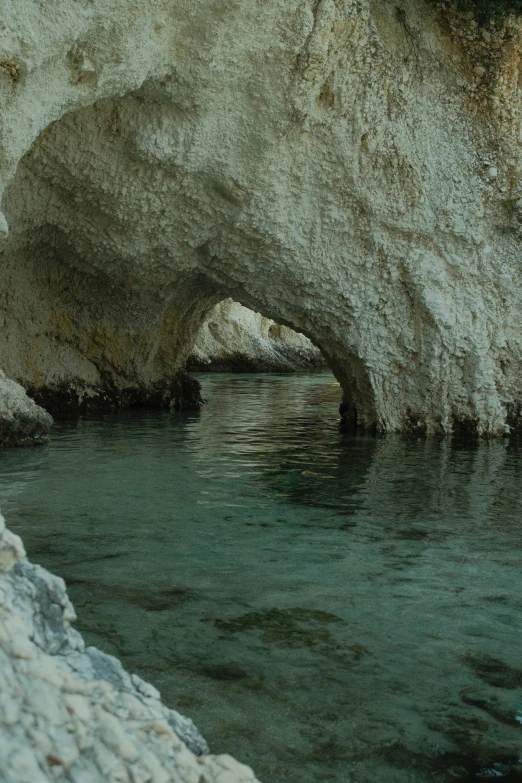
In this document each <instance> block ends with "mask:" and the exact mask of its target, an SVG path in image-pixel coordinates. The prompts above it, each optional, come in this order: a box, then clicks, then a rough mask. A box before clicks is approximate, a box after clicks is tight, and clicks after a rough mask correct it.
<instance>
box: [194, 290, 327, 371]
mask: <svg viewBox="0 0 522 783" xmlns="http://www.w3.org/2000/svg"><path fill="white" fill-rule="evenodd" d="M187 366H188V369H189V370H219V371H223V370H225V371H229V372H238V371H243V372H244V371H247V372H265V371H271V372H291V371H292V370H298V369H308V368H312V367H322V366H324V359H323V357H322V355H321V352H320V351H319V349H318V348H316V347H315V345H313V343H311V342H310V340H309V339H308V338H307V337H305V336H304V335H303V334H298V333H297V332H295V331H294V330H293V329H290V328H289V327H288V326H280V325H279V324H276V323H275V322H274V321H272V320H271V319H270V318H265V317H264V316H262V315H261V314H260V313H254V312H253V311H252V310H249V309H248V308H247V307H243V305H241V304H239V303H238V302H233V301H232V299H226V300H225V301H223V302H220V303H219V304H217V305H216V306H215V307H214V309H213V310H212V311H211V312H210V314H209V316H208V317H207V319H206V321H205V323H204V324H203V325H202V327H201V329H200V330H199V332H198V334H197V337H196V342H195V343H194V347H193V349H192V353H191V356H190V357H189V363H188V365H187Z"/></svg>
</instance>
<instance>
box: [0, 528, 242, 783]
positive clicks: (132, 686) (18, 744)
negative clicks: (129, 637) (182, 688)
mask: <svg viewBox="0 0 522 783" xmlns="http://www.w3.org/2000/svg"><path fill="white" fill-rule="evenodd" d="M75 619H76V615H75V611H74V608H73V606H72V604H71V602H70V600H69V598H68V596H67V592H66V589H65V583H64V581H63V580H62V579H60V578H59V577H57V576H53V575H52V574H50V573H49V572H48V571H46V570H45V569H44V568H41V567H40V566H38V565H33V564H32V563H30V562H29V561H28V560H27V559H26V558H25V552H24V548H23V545H22V542H21V540H20V538H19V537H18V536H15V535H13V534H12V533H10V531H8V530H6V529H5V524H4V520H3V518H2V517H1V516H0V680H1V682H2V686H1V688H0V771H1V775H0V777H1V780H2V783H50V781H74V783H102V782H103V783H108V782H109V781H113V782H114V783H116V782H117V783H130V781H132V782H133V783H134V781H142V782H143V783H145V782H146V781H150V782H152V781H158V783H160V782H161V783H202V782H203V781H205V783H225V781H226V783H255V777H254V773H253V772H252V771H251V770H250V768H249V767H246V766H245V765H243V764H240V763H239V762H237V761H235V760H234V759H233V758H232V757H231V756H228V755H226V754H225V755H220V756H214V755H209V752H208V746H207V744H206V742H205V740H204V739H203V737H202V736H201V734H200V733H199V732H198V730H197V729H196V727H195V726H194V724H193V723H192V721H191V720H189V719H188V718H185V717H184V716H183V715H180V714H179V713H178V712H176V711H175V710H171V709H169V708H168V707H166V706H165V705H164V704H162V702H161V699H160V694H159V693H158V691H157V690H156V688H154V687H153V686H152V685H150V684H148V683H146V682H144V681H143V680H142V679H141V678H140V677H138V676H137V675H135V674H133V675H130V674H129V673H128V672H126V671H125V670H124V669H123V667H122V665H121V664H120V662H119V661H118V660H117V659H116V658H114V657H113V656H111V655H106V654H105V653H103V652H101V650H98V649H96V648H94V647H86V646H85V644H84V641H83V639H82V637H81V636H80V634H79V633H78V632H77V631H75V630H74V629H73V628H71V622H73V621H74V620H75Z"/></svg>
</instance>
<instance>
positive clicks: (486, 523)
mask: <svg viewBox="0 0 522 783" xmlns="http://www.w3.org/2000/svg"><path fill="white" fill-rule="evenodd" d="M198 377H199V378H200V380H201V381H202V383H203V389H204V395H205V396H206V397H207V398H208V399H209V403H208V405H206V406H205V407H204V408H203V410H202V411H201V413H200V414H172V415H171V414H168V413H162V412H146V411H139V410H138V411H130V412H128V413H122V414H120V415H104V416H101V417H99V418H93V419H83V420H80V421H74V422H61V423H57V424H56V426H55V430H54V435H53V439H52V442H51V443H50V444H49V445H48V446H45V447H42V448H38V449H34V450H28V449H18V450H7V451H4V452H2V453H1V454H0V508H1V509H2V511H3V513H4V514H5V516H6V517H7V520H8V523H9V525H10V527H11V528H12V529H13V530H14V531H16V532H17V533H19V534H20V535H22V536H23V538H24V541H25V544H26V548H27V550H28V552H29V555H30V557H31V559H33V560H35V561H37V562H40V563H41V564H42V565H44V566H46V567H47V568H49V569H51V570H52V571H54V572H55V573H58V574H60V575H61V576H63V577H64V578H65V579H66V581H67V582H68V585H69V592H70V595H71V598H72V600H73V602H74V603H75V605H76V608H77V611H78V614H79V622H78V627H79V629H80V630H81V631H82V632H83V633H84V634H85V637H86V639H87V641H88V642H89V643H91V644H96V645H97V646H99V647H101V648H102V649H104V650H106V651H107V652H110V653H112V654H115V655H117V656H119V657H120V658H121V659H122V660H123V662H124V664H125V665H126V667H127V668H129V669H131V670H133V671H137V672H138V673H139V674H141V676H143V677H145V678H146V679H148V680H149V681H150V682H152V683H154V684H155V685H156V686H157V687H158V688H159V689H160V690H161V692H162V695H163V698H164V700H165V701H166V702H167V703H168V704H169V705H170V706H172V707H175V708H177V709H179V710H180V711H182V712H184V713H186V714H188V715H190V716H191V717H192V718H193V719H194V721H195V722H196V724H197V725H198V727H199V728H200V729H201V731H202V732H203V734H204V735H205V736H206V737H207V739H208V741H209V743H210V746H211V750H212V751H213V752H216V753H219V752H231V753H233V754H234V755H235V756H236V757H237V758H238V759H240V760H241V761H244V762H245V763H248V764H250V765H251V766H252V767H253V768H254V769H255V770H256V772H257V775H258V777H259V778H260V779H261V780H262V781H263V782H264V783H319V782H320V781H335V782H336V783H351V782H352V781H353V783H428V781H429V782H430V783H433V781H458V780H466V781H468V780H480V779H484V778H495V779H496V778H499V779H502V777H503V778H504V780H510V781H514V780H522V774H520V766H519V761H518V759H519V756H520V751H521V748H522V655H521V640H522V589H521V580H522V570H521V561H522V554H521V553H522V525H521V518H522V495H521V476H522V452H521V450H520V448H518V447H516V446H514V445H510V444H509V443H507V442H491V443H484V444H482V445H480V446H474V445H473V444H471V443H469V442H468V443H464V442H463V443H460V444H459V443H453V444H451V443H449V442H446V441H437V440H407V439H403V438H400V437H387V438H371V437H364V436H357V437H351V436H341V435H339V433H338V431H337V406H338V404H339V398H340V390H339V387H338V385H337V384H335V382H334V379H333V378H332V377H331V376H330V375H329V374H328V373H320V374H313V375H301V376H299V375H297V376H277V375H272V376H270V375H265V376H256V375H246V376H245V375H242V376H234V375H201V376H198Z"/></svg>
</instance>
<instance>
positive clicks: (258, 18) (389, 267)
mask: <svg viewBox="0 0 522 783" xmlns="http://www.w3.org/2000/svg"><path fill="white" fill-rule="evenodd" d="M0 19H1V21H2V27H1V29H0V104H1V106H2V113H1V116H2V119H1V129H0V130H1V133H0V194H1V195H2V207H1V208H2V210H3V213H4V216H5V217H4V216H2V217H1V218H0V241H1V242H2V253H1V256H2V258H1V264H0V309H1V311H2V314H3V340H2V343H1V345H0V366H2V367H3V369H4V371H5V372H6V373H7V375H8V376H9V377H11V378H14V379H15V380H17V381H19V382H21V383H22V384H23V385H24V386H25V387H26V388H30V389H31V390H39V391H40V392H41V399H43V398H44V397H47V398H48V399H52V397H53V394H54V393H55V392H56V393H59V392H60V391H61V390H63V389H64V388H65V389H66V390H68V391H69V392H70V393H71V397H74V396H75V395H74V393H75V391H78V395H80V396H82V398H83V397H84V396H85V393H86V391H87V392H90V391H93V393H94V396H95V397H96V396H98V397H99V398H100V399H102V397H103V394H104V393H107V394H108V395H109V396H113V397H114V396H115V397H116V398H118V397H121V398H122V399H123V400H124V399H125V398H126V397H128V396H131V397H132V396H133V395H137V397H138V398H139V399H140V400H141V401H146V400H147V395H148V394H149V392H151V393H152V392H154V395H156V394H157V393H158V391H159V393H160V394H162V395H163V396H167V397H168V396H169V393H170V392H169V390H170V388H171V386H172V383H173V379H174V378H176V377H177V373H179V372H180V371H181V370H182V369H183V367H184V366H185V362H186V359H187V357H188V356H189V354H190V352H191V349H192V345H193V343H194V340H195V336H196V334H197V332H198V330H199V328H200V326H201V324H202V323H203V322H204V320H205V318H206V317H207V316H208V314H209V313H210V311H211V309H212V308H213V307H214V306H215V305H216V304H217V303H218V302H220V301H222V300H223V299H225V298H227V297H232V298H233V299H234V300H236V301H240V302H242V303H243V304H244V305H245V306H247V307H249V308H251V309H252V310H254V311H256V312H259V313H262V314H263V315H264V316H265V317H267V318H271V319H274V320H275V321H276V322H277V323H280V324H284V325H287V326H290V327H292V328H295V329H296V330H298V331H299V332H302V333H303V334H305V335H306V336H308V337H309V338H310V339H311V340H312V342H313V343H314V345H316V346H318V348H319V349H320V350H321V351H322V352H323V355H324V356H325V357H326V359H327V362H328V363H329V365H330V366H331V368H332V369H333V371H334V372H335V374H336V376H337V378H338V379H339V381H340V382H341V384H342V386H343V390H344V408H343V410H344V415H345V418H346V420H347V422H348V424H351V425H352V426H363V427H368V428H376V429H378V430H381V431H414V432H416V433H451V432H453V431H455V430H457V431H464V432H472V433H477V434H482V433H483V434H489V435H503V434H505V433H506V432H508V431H509V429H510V427H512V426H515V425H516V424H517V422H518V420H519V419H520V416H519V410H520V403H521V401H522V369H521V368H522V361H521V360H522V328H521V326H522V324H521V319H522V293H521V292H522V286H521V282H522V281H521V267H520V238H521V216H522V212H521V203H522V176H521V172H522V158H521V144H522V142H521V136H520V122H521V116H522V115H521V95H522V93H521V89H520V84H519V80H520V73H521V72H522V65H521V62H522V61H521V52H522V44H521V31H522V28H521V26H520V23H519V22H516V21H515V20H514V19H513V18H508V19H507V20H505V21H504V22H503V23H502V26H499V27H495V26H494V24H493V23H488V25H487V26H481V25H480V24H478V23H477V21H475V20H473V19H471V18H470V17H467V16H466V15H459V14H458V13H456V12H454V11H451V10H447V9H446V10H445V9H442V10H439V9H438V8H437V7H436V6H434V5H430V4H428V3H424V2H423V0H401V2H399V3H387V2H384V0H372V1H371V2H370V0H360V2H354V0H335V1H334V0H319V1H317V0H305V1H304V2H297V1H296V0H292V1H291V2H287V0H284V1H283V0H269V2H266V3H263V4H262V5H261V6H260V5H259V4H258V3H254V2H251V0H241V1H240V0H203V2H199V3H182V2H177V1H176V0H172V1H171V2H168V3H166V2H158V0H143V1H142V2H140V3H139V4H138V5H136V3H133V2H131V0H118V2H117V3H114V2H109V0H92V1H91V2H89V3H88V4H83V5H79V4H78V3H77V2H75V0H57V2H56V3H53V4H52V6H51V5H49V4H38V3H34V2H32V0H18V1H17V3H16V8H15V7H14V6H13V5H12V4H11V3H10V2H8V0H0ZM154 395H153V396H154ZM51 410H52V409H51Z"/></svg>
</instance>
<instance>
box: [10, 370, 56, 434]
mask: <svg viewBox="0 0 522 783" xmlns="http://www.w3.org/2000/svg"><path fill="white" fill-rule="evenodd" d="M52 423H53V420H52V417H51V416H50V415H49V414H48V413H47V412H46V411H44V410H43V408H40V406H39V405H36V403H35V402H33V400H31V399H29V397H28V396H27V394H26V393H25V390H24V389H23V388H22V387H21V386H20V384H18V383H15V382H14V381H11V380H9V378H6V377H5V375H4V373H3V372H2V371H1V370H0V447H1V446H31V445H36V444H40V443H45V441H46V440H47V435H48V432H49V430H50V429H51V426H52Z"/></svg>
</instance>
